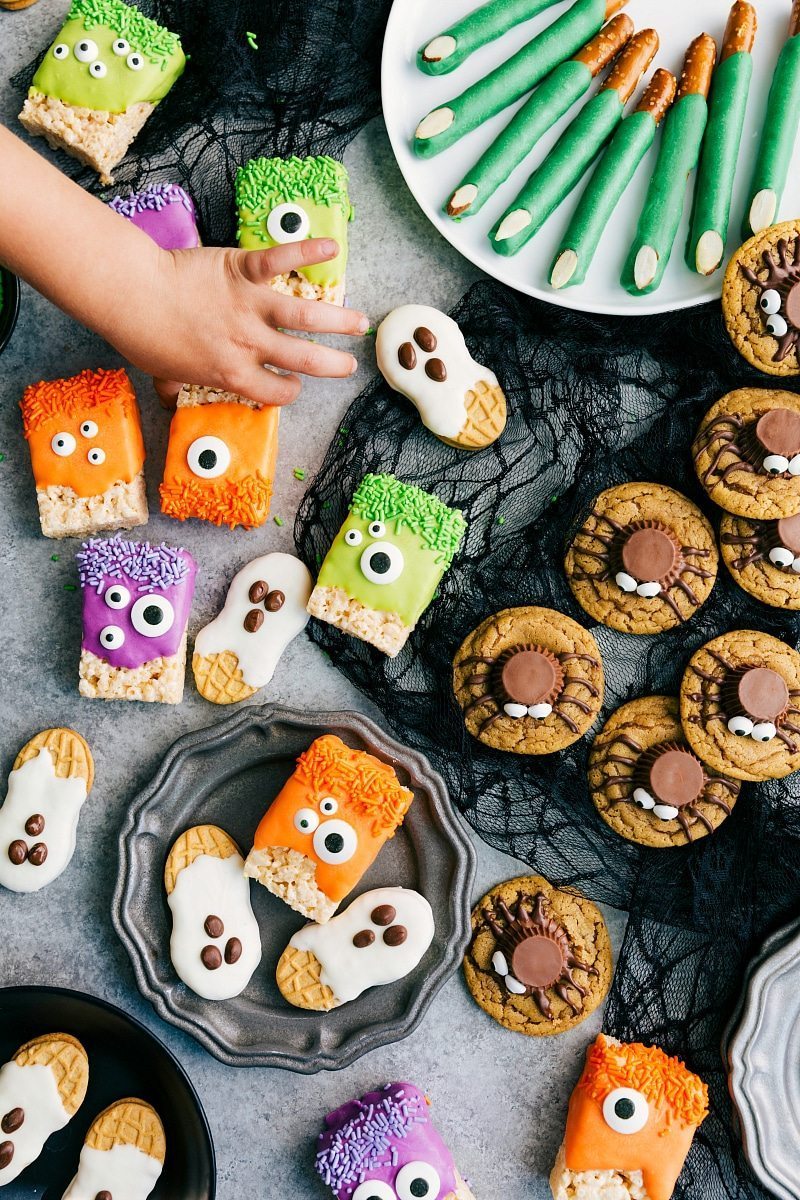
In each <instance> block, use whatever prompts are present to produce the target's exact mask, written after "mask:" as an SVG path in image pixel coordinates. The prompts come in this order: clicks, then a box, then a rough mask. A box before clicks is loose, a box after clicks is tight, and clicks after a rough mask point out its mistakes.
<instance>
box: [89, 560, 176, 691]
mask: <svg viewBox="0 0 800 1200" xmlns="http://www.w3.org/2000/svg"><path fill="white" fill-rule="evenodd" d="M77 560H78V572H79V577H80V584H81V598H82V604H83V640H82V642H81V661H80V682H79V685H78V690H79V691H80V694H81V695H82V696H88V697H91V698H100V699H102V700H147V701H160V702H161V703H163V704H180V702H181V700H182V699H183V676H184V670H185V666H186V626H187V624H188V621H189V610H190V608H191V606H192V596H193V594H194V579H195V573H196V570H197V568H196V566H195V562H194V559H193V558H192V556H191V554H189V553H188V551H186V550H181V549H176V548H175V547H173V546H167V545H166V544H165V543H163V542H162V543H161V545H160V546H151V545H150V543H149V542H131V541H127V540H126V539H123V538H121V537H114V538H107V539H106V540H102V539H99V538H98V539H93V540H91V541H89V542H86V543H84V545H83V547H82V549H81V550H80V552H79V553H78V555H77Z"/></svg>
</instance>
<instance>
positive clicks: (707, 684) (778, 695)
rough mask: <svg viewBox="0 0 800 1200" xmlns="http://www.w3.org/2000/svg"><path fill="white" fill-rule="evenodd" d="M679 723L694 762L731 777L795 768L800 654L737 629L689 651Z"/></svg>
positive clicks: (799, 746)
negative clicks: (697, 761)
mask: <svg viewBox="0 0 800 1200" xmlns="http://www.w3.org/2000/svg"><path fill="white" fill-rule="evenodd" d="M681 723H682V725H683V731H684V733H685V734H686V740H687V741H688V742H689V744H690V746H691V747H692V749H693V750H694V752H695V754H697V756H698V758H700V759H702V761H703V762H705V763H708V764H709V766H710V767H711V768H713V770H715V771H719V772H720V774H723V775H732V776H733V777H734V779H751V780H754V781H755V782H759V781H760V780H764V779H783V778H784V776H786V775H790V774H791V773H792V772H793V771H797V770H798V769H800V654H798V652H797V651H796V650H793V649H792V647H791V646H787V645H786V643H785V642H781V641H779V640H778V638H775V637H771V636H770V635H769V634H767V633H759V632H757V631H756V630H752V629H736V630H734V631H733V632H732V633H724V634H722V636H721V637H718V638H714V640H713V641H711V642H707V643H706V645H705V646H701V647H700V649H699V650H697V651H695V653H694V654H693V655H692V658H691V659H690V660H689V665H688V667H687V668H686V671H685V672H684V676H683V682H682V683H681Z"/></svg>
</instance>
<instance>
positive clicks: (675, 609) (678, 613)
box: [658, 579, 686, 622]
mask: <svg viewBox="0 0 800 1200" xmlns="http://www.w3.org/2000/svg"><path fill="white" fill-rule="evenodd" d="M678 582H679V581H678V580H677V579H676V580H675V583H674V584H673V587H677V585H678ZM658 598H659V600H663V602H664V604H666V606H667V608H669V609H671V611H672V612H673V613H674V614H675V616H676V617H677V618H678V620H679V621H681V622H683V621H685V620H686V618H685V617H684V615H683V613H682V612H681V610H680V609H679V608H678V606H677V604H676V603H675V601H674V600H673V599H672V596H670V594H669V592H661V594H660V595H659V597H658Z"/></svg>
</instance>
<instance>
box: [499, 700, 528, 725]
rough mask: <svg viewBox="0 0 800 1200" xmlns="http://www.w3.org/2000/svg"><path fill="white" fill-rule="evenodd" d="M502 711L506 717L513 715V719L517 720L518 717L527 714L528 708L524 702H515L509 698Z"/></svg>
mask: <svg viewBox="0 0 800 1200" xmlns="http://www.w3.org/2000/svg"><path fill="white" fill-rule="evenodd" d="M503 712H504V713H505V714H506V716H507V717H513V718H514V720H515V721H518V720H519V718H520V717H524V716H527V713H528V710H527V708H526V707H525V705H524V704H515V703H514V702H513V701H512V700H509V702H508V704H504V705H503Z"/></svg>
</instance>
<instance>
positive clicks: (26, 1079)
mask: <svg viewBox="0 0 800 1200" xmlns="http://www.w3.org/2000/svg"><path fill="white" fill-rule="evenodd" d="M88 1085H89V1059H88V1058H87V1055H86V1051H85V1050H84V1048H83V1046H82V1045H81V1043H80V1042H79V1041H78V1040H77V1039H76V1038H73V1037H70V1036H69V1034H66V1033H49V1034H43V1035H41V1036H40V1037H37V1038H34V1039H33V1040H32V1041H30V1042H26V1043H25V1045H24V1046H20V1048H19V1050H18V1051H17V1053H16V1054H15V1055H14V1057H13V1058H12V1059H11V1061H10V1062H7V1063H6V1064H5V1066H3V1067H0V1188H2V1187H4V1186H5V1185H6V1184H7V1183H11V1181H12V1179H16V1178H17V1176H18V1175H19V1174H20V1172H21V1171H24V1170H25V1168H26V1167H28V1166H30V1164H31V1163H32V1162H34V1161H35V1160H36V1159H37V1158H38V1157H39V1155H40V1154H41V1153H42V1150H43V1149H44V1144H45V1142H46V1141H47V1139H48V1138H49V1137H50V1136H51V1135H52V1134H54V1133H56V1132H57V1131H58V1130H59V1129H63V1128H64V1126H65V1125H66V1124H67V1122H68V1121H69V1120H71V1118H72V1117H74V1115H75V1113H76V1112H77V1111H78V1109H79V1108H80V1106H81V1104H83V1101H84V1098H85V1096H86V1088H87V1087H88Z"/></svg>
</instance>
